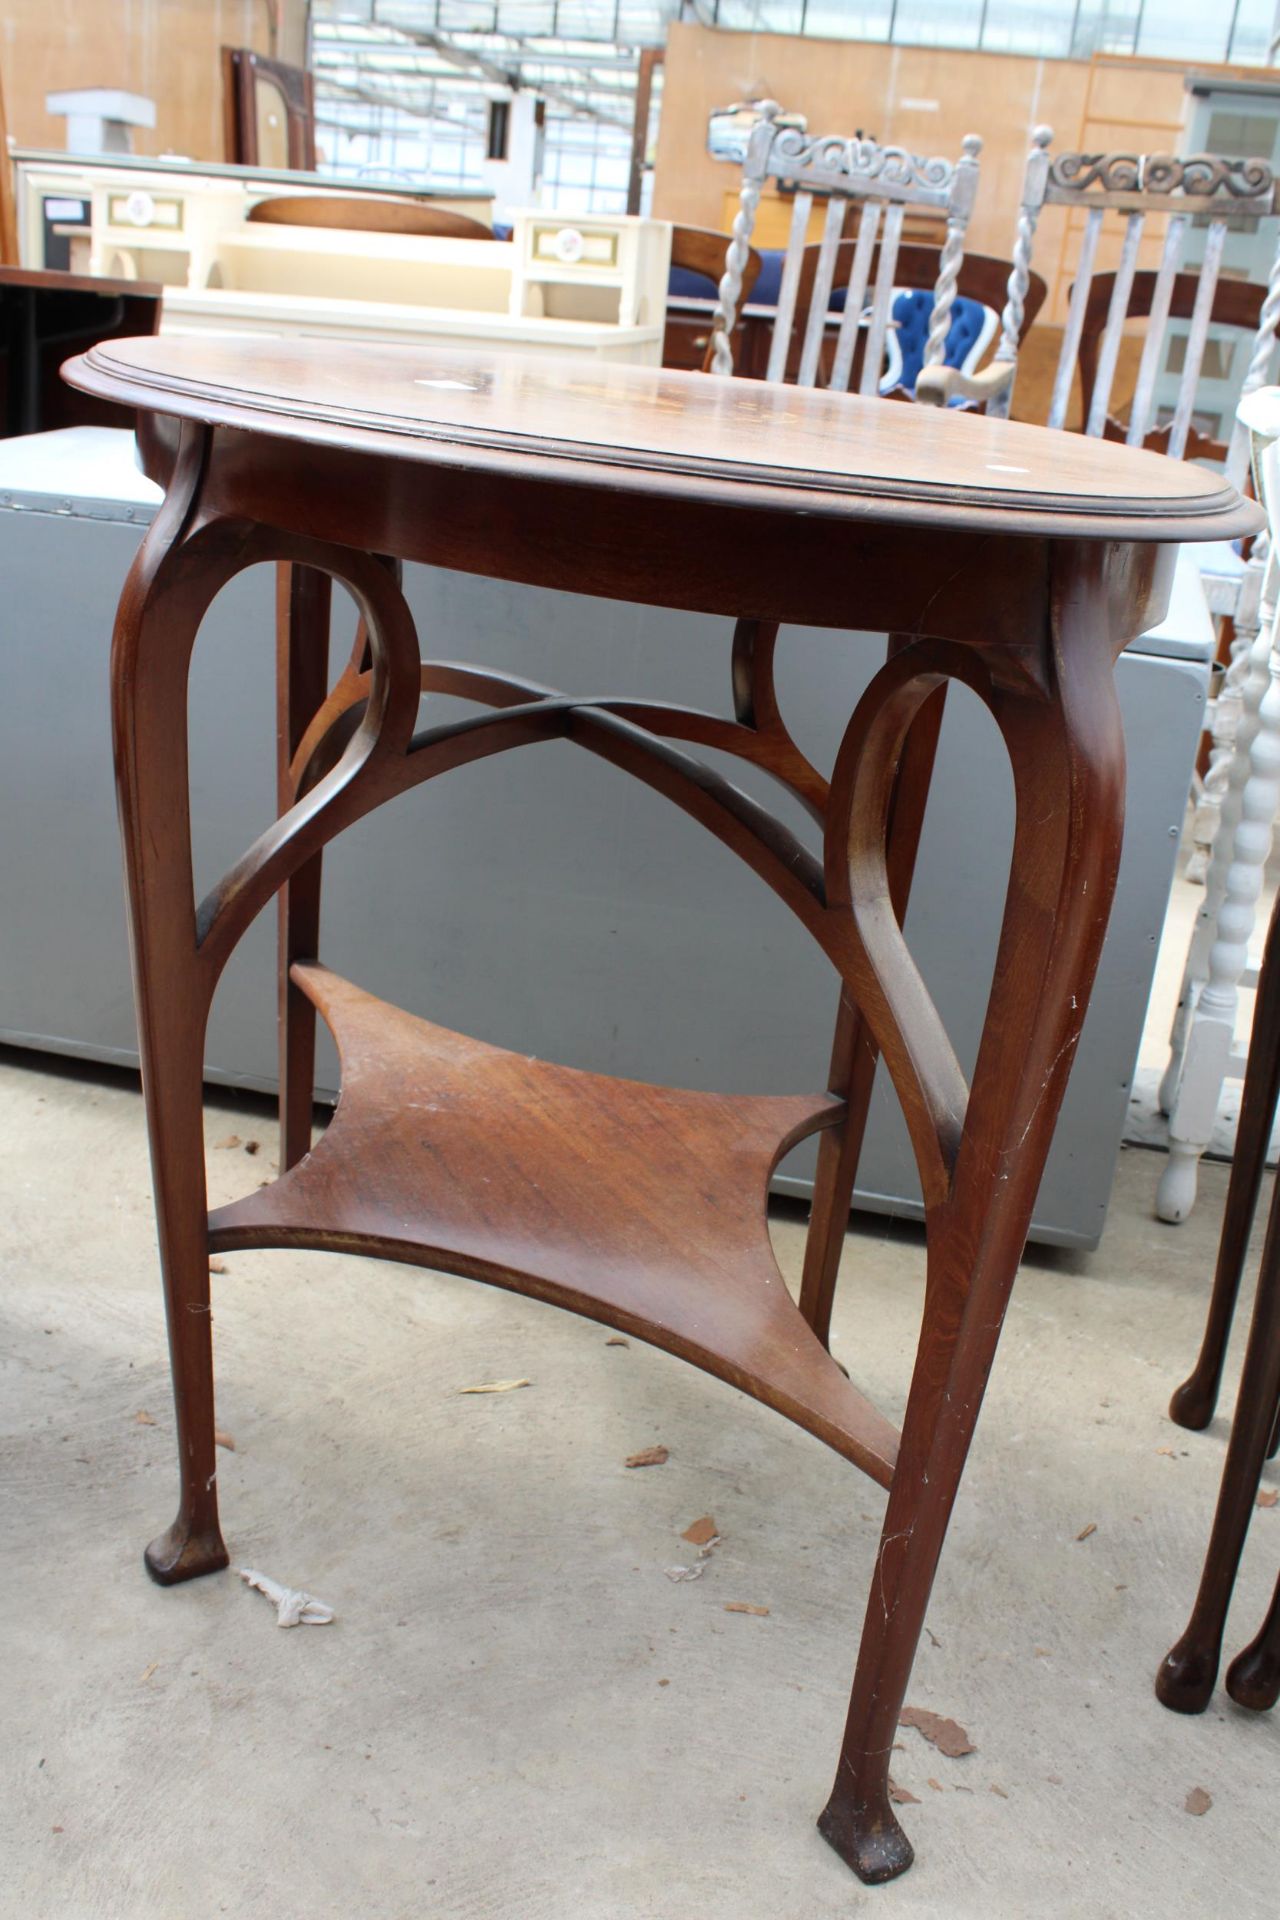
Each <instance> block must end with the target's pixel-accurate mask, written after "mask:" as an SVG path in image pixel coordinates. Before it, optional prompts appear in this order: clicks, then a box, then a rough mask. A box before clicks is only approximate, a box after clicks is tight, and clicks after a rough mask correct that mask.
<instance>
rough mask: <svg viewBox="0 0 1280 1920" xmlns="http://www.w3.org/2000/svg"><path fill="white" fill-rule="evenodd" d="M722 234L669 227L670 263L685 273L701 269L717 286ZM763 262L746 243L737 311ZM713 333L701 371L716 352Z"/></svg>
mask: <svg viewBox="0 0 1280 1920" xmlns="http://www.w3.org/2000/svg"><path fill="white" fill-rule="evenodd" d="M724 252H725V236H724V234H723V233H721V232H719V230H718V229H716V228H713V227H672V229H671V265H672V267H673V268H674V267H680V268H683V269H684V271H685V272H686V273H700V274H702V276H703V277H704V279H707V280H709V281H710V282H711V284H712V286H713V287H714V286H718V284H719V280H720V275H721V274H722V272H723V271H724ZM763 265H764V260H763V259H762V257H761V255H760V254H758V253H757V252H756V249H755V248H754V247H748V248H747V251H746V258H745V259H744V261H743V263H742V274H741V280H740V287H739V294H738V311H739V313H740V312H741V310H742V308H743V307H745V306H746V305H747V302H748V301H749V300H750V298H751V295H752V293H753V292H754V290H755V284H756V281H757V280H758V279H759V278H760V269H761V267H762V266H763ZM715 350H716V342H715V333H714V331H712V332H711V333H709V334H708V335H707V346H706V352H705V354H704V355H703V360H702V371H703V372H704V373H709V372H710V371H711V370H712V362H713V359H714V356H715Z"/></svg>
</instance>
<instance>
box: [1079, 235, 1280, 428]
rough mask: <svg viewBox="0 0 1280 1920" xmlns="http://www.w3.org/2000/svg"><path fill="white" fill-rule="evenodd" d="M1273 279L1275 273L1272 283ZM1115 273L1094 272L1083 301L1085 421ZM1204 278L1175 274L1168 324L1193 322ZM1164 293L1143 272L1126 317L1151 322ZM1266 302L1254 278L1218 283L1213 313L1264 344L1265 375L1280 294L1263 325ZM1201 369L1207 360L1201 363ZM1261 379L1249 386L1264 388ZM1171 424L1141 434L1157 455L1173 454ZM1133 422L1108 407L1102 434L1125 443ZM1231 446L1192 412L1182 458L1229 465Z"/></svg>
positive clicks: (1279, 317)
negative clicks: (1206, 427)
mask: <svg viewBox="0 0 1280 1920" xmlns="http://www.w3.org/2000/svg"><path fill="white" fill-rule="evenodd" d="M1277 258H1278V259H1280V254H1278V256H1277ZM1274 278H1275V275H1274V274H1273V280H1274ZM1115 282H1116V275H1115V274H1114V273H1099V274H1095V276H1094V279H1093V285H1092V287H1091V288H1090V290H1089V298H1088V300H1087V301H1086V302H1085V309H1084V330H1083V332H1082V333H1081V335H1080V353H1079V357H1078V362H1077V364H1078V366H1079V369H1080V392H1081V403H1082V407H1083V412H1084V417H1085V419H1086V420H1087V419H1088V418H1089V417H1090V415H1091V413H1092V411H1093V396H1094V393H1095V391H1096V389H1097V385H1098V356H1099V351H1100V348H1101V343H1102V337H1103V333H1104V331H1105V329H1106V322H1107V316H1108V314H1109V312H1110V310H1111V303H1112V301H1113V299H1114V298H1115ZM1199 290H1200V280H1199V278H1198V276H1197V275H1196V274H1194V273H1179V274H1177V275H1175V276H1174V280H1173V290H1172V293H1171V295H1170V296H1169V300H1168V311H1167V314H1166V319H1168V320H1192V319H1194V316H1195V307H1196V300H1197V298H1198V295H1199ZM1164 297H1165V292H1164V289H1163V288H1161V286H1160V276H1159V274H1158V273H1151V272H1143V273H1135V275H1134V276H1133V289H1132V292H1131V293H1130V295H1129V306H1128V318H1129V319H1130V320H1143V319H1149V318H1150V316H1151V314H1152V312H1153V311H1154V310H1155V308H1156V306H1157V302H1158V301H1163V299H1164ZM1267 304H1268V294H1267V288H1266V287H1259V286H1255V285H1254V283H1253V282H1252V281H1251V280H1219V282H1218V284H1217V286H1216V287H1215V289H1214V294H1213V305H1212V308H1211V309H1210V313H1209V324H1210V326H1213V327H1234V328H1235V329H1237V330H1238V331H1239V332H1240V333H1244V334H1247V335H1248V336H1249V338H1250V339H1251V340H1252V341H1253V342H1254V344H1255V348H1256V347H1257V346H1258V344H1259V343H1260V342H1261V343H1262V345H1263V346H1264V348H1265V353H1266V360H1265V362H1264V365H1263V368H1262V377H1265V374H1266V372H1267V367H1268V365H1269V361H1270V355H1271V348H1272V346H1273V344H1274V342H1275V337H1276V329H1277V325H1278V324H1280V292H1278V294H1277V297H1276V298H1273V299H1272V300H1271V301H1270V307H1271V311H1270V313H1269V315H1268V316H1267V323H1266V325H1265V327H1264V324H1263V308H1264V307H1265V306H1266V305H1267ZM1148 337H1150V336H1149V335H1148ZM1201 366H1202V370H1203V356H1202V362H1201ZM1262 377H1260V378H1259V379H1257V380H1255V381H1254V382H1253V384H1252V385H1251V386H1250V387H1249V389H1248V390H1249V391H1250V392H1253V391H1254V388H1255V387H1257V386H1258V385H1260V384H1262ZM1173 425H1174V423H1173V421H1172V420H1168V421H1165V422H1164V423H1163V424H1160V425H1155V424H1152V423H1151V422H1150V420H1148V424H1147V431H1146V433H1145V434H1144V435H1143V440H1142V444H1143V446H1144V447H1151V448H1154V449H1155V451H1156V452H1158V453H1167V452H1170V451H1171V445H1170V443H1171V440H1172V437H1173ZM1131 427H1132V421H1131V420H1130V421H1129V422H1127V423H1126V422H1124V421H1121V420H1118V419H1117V418H1116V417H1115V415H1114V414H1113V413H1112V412H1111V411H1110V410H1109V409H1108V412H1107V417H1106V420H1105V421H1104V423H1103V428H1102V432H1103V434H1104V436H1105V437H1106V438H1107V439H1108V440H1126V439H1129V437H1130V429H1131ZM1231 445H1232V442H1231V440H1230V439H1228V440H1215V439H1214V438H1213V436H1212V434H1209V433H1206V432H1205V431H1204V430H1203V429H1202V428H1201V427H1199V426H1197V424H1196V417H1195V413H1194V410H1193V411H1192V414H1191V419H1190V422H1189V424H1188V425H1187V428H1186V439H1185V443H1184V445H1183V450H1182V458H1183V459H1184V460H1217V461H1225V460H1226V459H1227V456H1228V453H1229V452H1230V450H1231Z"/></svg>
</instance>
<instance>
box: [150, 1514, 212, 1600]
mask: <svg viewBox="0 0 1280 1920" xmlns="http://www.w3.org/2000/svg"><path fill="white" fill-rule="evenodd" d="M142 1562H143V1565H144V1566H145V1567H146V1569H147V1572H148V1573H149V1574H150V1575H151V1578H152V1579H153V1580H154V1581H155V1583H156V1585H157V1586H158V1587H176V1586H177V1585H178V1584H179V1582H180V1581H183V1580H198V1579H199V1578H200V1576H201V1574H204V1573H221V1571H222V1569H223V1568H224V1567H229V1566H230V1564H231V1555H230V1554H229V1553H228V1552H227V1549H226V1545H225V1544H224V1542H223V1538H222V1535H221V1534H220V1533H218V1532H216V1531H215V1532H213V1533H193V1532H191V1531H190V1530H189V1529H188V1528H187V1527H185V1526H184V1525H183V1523H182V1521H181V1520H175V1521H174V1523H173V1525H172V1526H171V1527H169V1528H167V1529H166V1531H165V1532H164V1533H161V1534H158V1535H157V1536H156V1538H155V1539H154V1540H153V1541H152V1542H151V1544H150V1546H149V1547H147V1549H146V1550H145V1552H144V1553H143V1556H142Z"/></svg>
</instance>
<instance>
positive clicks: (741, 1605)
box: [724, 1600, 769, 1620]
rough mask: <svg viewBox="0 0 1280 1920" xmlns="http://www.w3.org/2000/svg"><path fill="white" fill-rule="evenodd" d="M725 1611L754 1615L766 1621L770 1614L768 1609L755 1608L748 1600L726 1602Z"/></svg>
mask: <svg viewBox="0 0 1280 1920" xmlns="http://www.w3.org/2000/svg"><path fill="white" fill-rule="evenodd" d="M724 1610H725V1612H726V1613H754V1614H755V1615H756V1617H757V1618H758V1619H760V1620H763V1619H765V1618H766V1617H767V1615H768V1612H769V1609H768V1607H753V1606H752V1605H751V1604H750V1602H749V1601H747V1600H726V1601H725V1603H724Z"/></svg>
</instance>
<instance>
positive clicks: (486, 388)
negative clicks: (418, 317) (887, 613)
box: [65, 335, 1260, 539]
mask: <svg viewBox="0 0 1280 1920" xmlns="http://www.w3.org/2000/svg"><path fill="white" fill-rule="evenodd" d="M65 372H66V377H67V378H68V379H69V380H70V381H71V382H72V384H73V385H76V386H80V387H82V388H84V389H86V390H87V391H89V392H94V393H98V394H101V395H102V396H103V397H104V398H109V399H113V400H119V401H122V402H123V403H125V404H128V403H129V402H130V401H132V402H133V403H134V404H137V405H141V406H145V407H148V408H151V409H154V410H156V411H159V412H163V413H168V414H172V415H175V416H178V417H180V418H189V419H197V420H204V421H209V422H211V423H215V424H217V423H221V424H224V425H229V426H239V427H243V428H247V429H249V430H250V431H256V432H259V433H276V434H280V435H286V436H288V437H290V438H298V439H308V438H314V439H317V440H319V441H321V442H324V443H326V444H330V445H340V446H343V447H347V448H350V449H351V450H358V449H361V448H368V447H374V446H376V447H378V448H379V449H380V450H381V451H382V452H383V453H385V454H394V455H395V456H397V457H400V458H406V457H408V458H414V459H419V460H431V459H433V458H434V459H440V458H444V457H447V456H448V454H449V453H450V452H451V453H452V456H453V458H454V459H455V460H456V459H457V457H458V454H459V451H460V450H461V449H464V448H465V449H466V450H467V451H468V453H469V455H470V456H471V458H470V461H469V464H472V465H474V464H477V460H478V456H480V455H481V454H483V453H484V452H486V451H487V452H490V453H495V454H507V455H514V456H517V457H523V458H525V459H526V460H527V459H538V460H541V461H547V462H550V461H557V462H561V463H564V462H570V461H586V462H589V463H590V464H591V465H593V466H596V465H599V466H605V467H609V468H611V469H615V470H617V469H623V470H626V469H630V470H631V471H633V472H638V473H644V474H646V475H650V476H661V477H662V478H664V479H667V480H669V481H670V482H671V484H672V486H673V488H674V487H676V486H678V484H679V482H681V481H686V482H690V483H693V482H696V481H697V480H699V479H700V478H701V479H703V480H708V479H712V480H715V481H716V482H718V483H720V484H721V485H722V486H725V485H730V486H731V485H732V484H733V483H735V482H737V483H738V484H739V485H740V486H741V487H749V488H750V489H752V491H753V493H758V490H759V489H760V488H762V487H765V486H768V485H770V484H771V483H777V484H780V485H783V486H786V487H787V488H789V489H798V490H799V491H801V492H811V493H813V494H815V495H816V494H822V495H824V496H825V503H826V505H827V508H828V510H829V511H830V510H831V509H832V508H833V507H835V506H838V504H839V503H840V502H841V501H842V500H843V501H846V502H848V503H849V504H850V506H854V507H856V508H857V509H859V510H860V511H862V512H866V511H867V510H868V508H869V507H870V508H871V509H872V510H874V511H877V512H878V513H881V514H884V515H886V516H888V515H892V514H893V512H894V511H895V508H898V507H899V506H900V504H902V503H906V502H914V503H916V504H918V505H920V506H925V507H927V506H933V507H935V508H937V507H941V506H943V505H947V506H949V507H951V508H952V509H953V512H954V513H956V514H958V515H959V516H960V517H962V518H964V519H967V520H968V521H970V522H971V523H976V522H977V521H978V520H979V519H981V522H982V524H983V526H984V527H985V528H986V529H988V530H991V531H996V530H1001V529H1004V528H1010V529H1021V528H1030V527H1031V526H1033V525H1034V524H1035V522H1036V520H1037V518H1038V517H1039V516H1040V515H1041V514H1044V515H1048V516H1052V517H1054V518H1055V519H1057V520H1063V519H1070V520H1071V521H1073V522H1074V523H1076V524H1078V525H1079V527H1080V530H1081V531H1085V530H1086V529H1092V530H1094V531H1095V532H1096V533H1097V534H1098V535H1099V536H1106V535H1109V534H1111V533H1113V532H1115V531H1116V530H1117V523H1123V524H1124V526H1125V528H1126V531H1127V534H1128V537H1131V538H1136V537H1141V531H1140V530H1141V529H1142V528H1144V527H1145V528H1146V529H1147V532H1146V536H1145V537H1147V538H1150V539H1163V538H1168V537H1170V530H1169V525H1168V523H1170V522H1178V523H1182V525H1181V526H1180V529H1179V531H1178V533H1177V534H1176V536H1175V537H1178V538H1196V537H1197V535H1196V533H1195V532H1194V531H1191V530H1183V529H1184V528H1185V529H1189V528H1190V526H1191V522H1192V521H1194V520H1203V522H1204V523H1205V530H1204V532H1203V533H1202V534H1200V535H1199V536H1198V537H1201V538H1206V539H1224V538H1229V537H1232V536H1233V535H1234V534H1236V533H1240V532H1245V531H1254V530H1255V529H1256V527H1257V526H1258V525H1259V524H1260V519H1259V516H1258V515H1257V513H1256V511H1255V510H1254V509H1252V508H1250V507H1248V506H1246V505H1245V504H1244V503H1243V502H1241V501H1240V500H1239V497H1238V496H1237V494H1236V493H1235V491H1234V490H1233V489H1232V488H1231V487H1229V486H1228V485H1227V484H1226V482H1225V481H1223V480H1222V479H1221V478H1220V477H1219V476H1217V475H1215V474H1211V473H1207V472H1206V471H1205V470H1204V469H1202V468H1200V467H1197V466H1194V465H1190V464H1181V463H1178V462H1175V461H1169V460H1164V459H1162V458H1161V457H1159V456H1158V455H1154V454H1150V453H1146V452H1142V451H1132V450H1130V449H1128V448H1124V447H1116V446H1111V445H1109V444H1105V443H1103V444H1099V443H1098V442H1096V441H1090V440H1086V439H1084V438H1083V437H1076V436H1071V437H1068V436H1063V435H1061V434H1059V435H1050V434H1048V433H1046V432H1044V431H1043V430H1042V429H1040V428H1037V427H1031V426H1026V425H1024V424H1022V423H1021V422H1016V421H1013V422H1011V421H1002V420H989V419H987V418H985V417H984V416H981V415H975V414H965V413H960V412H957V411H955V410H949V409H938V410H935V409H927V410H926V409H915V408H911V407H905V406H901V407H892V406H885V405H883V404H882V403H881V401H880V400H878V399H862V398H860V397H858V396H856V395H850V394H838V393H827V392H820V391H818V392H815V391H813V390H808V389H799V388H795V387H784V386H778V385H770V384H768V383H764V382H758V381H742V380H735V379H732V378H719V377H717V376H714V375H707V374H701V373H683V372H679V371H677V370H674V369H668V368H656V367H628V366H620V365H605V366H600V365H596V364H591V365H587V364H585V363H584V362H582V361H580V360H575V359H573V358H571V357H565V358H563V359H562V358H560V357H559V356H543V355H540V354H538V355H531V354H521V353H515V352H512V353H485V352H468V351H462V350H456V349H440V348H436V347H434V346H423V347H421V348H419V347H416V346H415V347H402V346H381V345H373V344H370V345H368V346H367V347H362V348H361V349H360V350H358V351H357V350H353V349H352V348H351V347H350V346H348V345H345V344H343V345H336V344H334V343H331V342H326V341H322V340H306V339H296V340H258V339H254V340H252V341H248V342H246V341H243V340H234V339H211V338H209V337H207V336H200V337H198V338H196V337H182V336H179V337H176V338H175V337H173V336H168V335H166V336H163V337H160V338H157V339H147V340H143V339H139V340H129V341H125V342H120V341H113V342H111V343H110V344H109V345H107V346H104V347H102V348H101V349H96V350H94V351H93V352H91V353H88V354H86V355H84V356H83V357H82V358H81V359H79V360H76V361H73V362H72V363H70V365H69V366H68V367H67V369H66V370H65Z"/></svg>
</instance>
